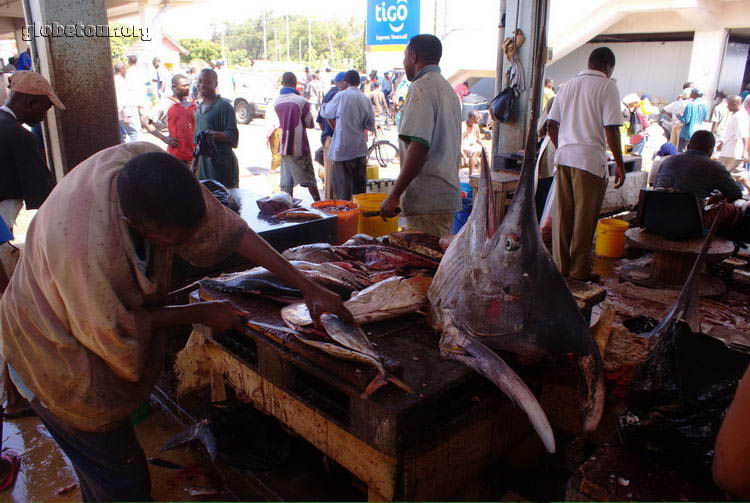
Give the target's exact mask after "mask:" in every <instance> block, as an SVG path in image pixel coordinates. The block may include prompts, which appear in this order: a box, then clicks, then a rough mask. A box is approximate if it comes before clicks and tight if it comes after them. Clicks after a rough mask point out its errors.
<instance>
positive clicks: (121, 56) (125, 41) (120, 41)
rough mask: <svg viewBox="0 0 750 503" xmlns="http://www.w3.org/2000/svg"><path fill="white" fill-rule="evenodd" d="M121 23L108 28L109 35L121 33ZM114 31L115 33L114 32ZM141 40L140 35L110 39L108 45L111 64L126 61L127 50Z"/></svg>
mask: <svg viewBox="0 0 750 503" xmlns="http://www.w3.org/2000/svg"><path fill="white" fill-rule="evenodd" d="M122 26H125V25H124V24H122V23H114V24H111V25H110V26H109V32H110V33H118V34H119V33H121V27H122ZM115 30H116V31H115ZM140 39H141V34H140V33H134V34H133V36H131V37H123V36H117V37H110V39H109V45H110V49H111V51H112V63H113V64H115V63H124V62H125V60H126V59H127V58H126V56H127V52H128V49H129V48H130V47H131V46H132V45H133V44H135V43H136V42H138V41H139V40H140Z"/></svg>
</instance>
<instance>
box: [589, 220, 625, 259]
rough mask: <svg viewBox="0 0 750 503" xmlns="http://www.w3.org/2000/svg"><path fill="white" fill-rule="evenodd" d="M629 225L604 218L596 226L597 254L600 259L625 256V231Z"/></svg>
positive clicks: (622, 221) (621, 221)
mask: <svg viewBox="0 0 750 503" xmlns="http://www.w3.org/2000/svg"><path fill="white" fill-rule="evenodd" d="M628 227H629V225H628V223H627V222H625V221H624V220H618V219H617V218H604V219H602V220H599V223H598V224H596V246H595V252H596V255H597V256H599V257H607V258H620V257H622V256H623V255H624V254H625V231H626V230H628Z"/></svg>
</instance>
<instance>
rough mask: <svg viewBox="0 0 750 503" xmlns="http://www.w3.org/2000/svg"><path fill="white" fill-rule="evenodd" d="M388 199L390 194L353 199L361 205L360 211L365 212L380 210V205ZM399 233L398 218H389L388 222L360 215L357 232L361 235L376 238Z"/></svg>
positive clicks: (355, 197) (377, 217) (361, 196)
mask: <svg viewBox="0 0 750 503" xmlns="http://www.w3.org/2000/svg"><path fill="white" fill-rule="evenodd" d="M387 197H388V194H356V195H355V196H354V197H353V199H354V202H355V203H357V204H358V205H359V209H360V211H362V212H365V211H377V210H379V209H380V204H381V203H382V202H383V201H385V199H386V198H387ZM397 231H398V217H393V218H389V219H388V221H387V222H386V221H383V219H382V218H381V217H380V216H376V217H364V216H362V213H360V214H359V222H358V223H357V232H358V233H360V234H369V235H370V236H372V237H374V238H376V237H379V236H385V235H386V234H391V233H393V232H397Z"/></svg>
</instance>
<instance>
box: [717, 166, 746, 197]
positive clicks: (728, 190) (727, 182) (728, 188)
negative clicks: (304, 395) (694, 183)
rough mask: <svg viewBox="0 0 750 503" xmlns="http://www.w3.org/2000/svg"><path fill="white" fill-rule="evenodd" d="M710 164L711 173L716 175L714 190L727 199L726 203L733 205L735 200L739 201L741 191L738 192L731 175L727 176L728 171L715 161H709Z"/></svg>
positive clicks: (738, 189)
mask: <svg viewBox="0 0 750 503" xmlns="http://www.w3.org/2000/svg"><path fill="white" fill-rule="evenodd" d="M711 164H712V165H713V166H714V171H713V173H715V174H716V177H715V178H716V179H715V184H716V188H717V189H719V191H720V192H721V193H722V194H724V196H725V197H726V198H727V202H730V203H733V202H735V201H736V200H737V199H740V198H741V197H742V190H740V188H739V186H738V185H737V182H735V181H734V179H733V178H732V175H730V174H729V171H727V170H726V168H725V167H724V166H723V165H721V164H720V163H718V162H717V161H711ZM712 178H713V177H712Z"/></svg>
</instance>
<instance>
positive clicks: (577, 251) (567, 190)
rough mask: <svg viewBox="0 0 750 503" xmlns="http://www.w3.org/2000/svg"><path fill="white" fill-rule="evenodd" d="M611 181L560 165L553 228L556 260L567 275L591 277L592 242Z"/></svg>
mask: <svg viewBox="0 0 750 503" xmlns="http://www.w3.org/2000/svg"><path fill="white" fill-rule="evenodd" d="M607 183H609V178H608V177H606V176H605V177H604V178H600V177H598V176H596V175H593V174H591V173H589V172H588V171H584V170H582V169H577V168H571V167H570V166H563V165H559V166H558V167H557V184H556V192H555V218H554V221H553V225H552V258H553V259H554V261H555V265H556V266H557V268H558V269H559V270H560V273H561V274H562V275H563V276H570V277H571V278H573V279H578V280H582V281H586V280H588V279H589V278H590V276H591V241H592V240H593V239H594V231H595V230H596V223H597V221H598V219H599V211H600V210H601V207H602V201H604V194H605V192H606V191H607Z"/></svg>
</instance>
